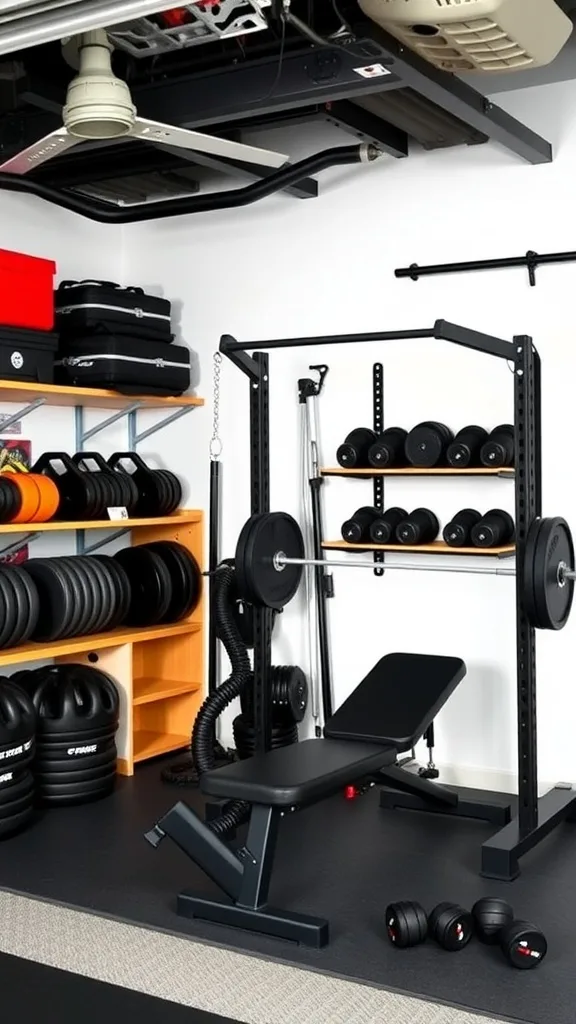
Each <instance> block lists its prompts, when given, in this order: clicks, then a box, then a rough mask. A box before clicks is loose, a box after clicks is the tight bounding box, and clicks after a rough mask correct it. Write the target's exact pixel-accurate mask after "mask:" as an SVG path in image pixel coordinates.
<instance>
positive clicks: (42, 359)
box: [0, 325, 58, 384]
mask: <svg viewBox="0 0 576 1024" xmlns="http://www.w3.org/2000/svg"><path fill="white" fill-rule="evenodd" d="M57 348H58V335H57V334H51V333H50V332H49V331H26V330H21V329H20V328H17V327H3V326H1V325H0V380H22V381H33V382H34V383H36V384H53V383H54V359H55V357H56V350H57Z"/></svg>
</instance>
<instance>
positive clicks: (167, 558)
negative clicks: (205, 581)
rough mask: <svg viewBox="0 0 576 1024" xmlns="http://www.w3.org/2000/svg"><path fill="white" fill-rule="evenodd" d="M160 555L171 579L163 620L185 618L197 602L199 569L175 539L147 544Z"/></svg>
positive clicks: (175, 620)
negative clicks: (168, 602)
mask: <svg viewBox="0 0 576 1024" xmlns="http://www.w3.org/2000/svg"><path fill="white" fill-rule="evenodd" d="M147 547H148V549H149V550H150V551H154V552H156V554H158V555H160V557H161V558H162V561H163V562H164V564H165V566H166V568H167V569H168V572H169V573H170V577H171V580H172V599H171V601H170V605H169V607H168V610H167V612H166V614H165V616H164V618H163V619H162V621H163V622H178V621H179V620H180V619H184V618H186V616H187V615H189V614H190V612H192V611H193V609H194V607H195V606H196V604H197V602H198V596H199V589H200V588H199V580H200V578H201V574H200V569H199V568H198V565H197V563H196V560H195V559H194V558H193V556H192V555H190V553H189V552H188V551H187V549H186V548H184V547H183V546H182V545H180V544H178V543H176V541H169V540H164V541H162V540H161V541H156V542H155V543H153V544H148V545H147Z"/></svg>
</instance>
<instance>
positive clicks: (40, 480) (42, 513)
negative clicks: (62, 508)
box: [30, 473, 60, 523]
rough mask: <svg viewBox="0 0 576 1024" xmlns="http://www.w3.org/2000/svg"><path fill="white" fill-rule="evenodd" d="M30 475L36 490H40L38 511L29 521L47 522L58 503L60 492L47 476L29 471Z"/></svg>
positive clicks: (56, 508)
mask: <svg viewBox="0 0 576 1024" xmlns="http://www.w3.org/2000/svg"><path fill="white" fill-rule="evenodd" d="M30 476H31V477H32V479H33V480H34V481H35V483H36V486H37V487H38V490H39V491H40V505H39V507H38V511H37V512H36V515H35V516H34V518H33V519H31V520H30V522H31V523H47V522H48V520H49V519H52V518H53V517H54V516H55V515H56V513H57V511H58V506H59V505H60V492H59V490H58V487H57V486H56V484H55V483H54V481H53V480H52V479H51V478H50V477H49V476H44V475H43V474H42V473H31V474H30Z"/></svg>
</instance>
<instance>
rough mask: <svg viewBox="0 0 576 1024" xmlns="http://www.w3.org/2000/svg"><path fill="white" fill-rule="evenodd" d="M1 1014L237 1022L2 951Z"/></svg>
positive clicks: (60, 1022) (71, 1020)
mask: <svg viewBox="0 0 576 1024" xmlns="http://www.w3.org/2000/svg"><path fill="white" fill-rule="evenodd" d="M0 992H1V993H2V1018H3V1020H13V1021H42V1024H78V1022H79V1021H82V1024H103V1022H104V1021H110V1022H116V1021H120V1020H122V1021H138V1024H240V1022H239V1021H233V1020H231V1019H230V1018H229V1017H215V1016H214V1014H212V1013H203V1012H202V1010H192V1009H190V1007H189V1006H180V1005H179V1004H178V1003H168V1002H166V1001H165V1000H164V999H153V998H152V996H145V995H142V993H140V992H131V991H129V990H128V989H125V988H118V987H117V986H116V985H105V984H104V982H102V981H93V980H92V979H90V978H83V977H82V976H81V975H79V974H70V973H69V972H68V971H57V970H56V969H55V968H54V967H45V966H44V965H43V964H37V963H34V961H33V960H22V959H20V957H16V956H6V955H5V954H3V953H0Z"/></svg>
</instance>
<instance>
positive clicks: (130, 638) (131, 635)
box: [0, 622, 202, 665]
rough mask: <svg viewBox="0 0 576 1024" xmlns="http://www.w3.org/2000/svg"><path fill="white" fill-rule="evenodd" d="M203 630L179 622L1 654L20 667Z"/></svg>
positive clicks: (1, 660)
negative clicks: (47, 659) (33, 662)
mask: <svg viewBox="0 0 576 1024" xmlns="http://www.w3.org/2000/svg"><path fill="white" fill-rule="evenodd" d="M201 629H202V624H201V623H199V622H176V623H174V624H173V625H170V626H124V627H120V629H113V630H111V631H110V632H109V633H95V634H94V635H93V636H78V637H74V638H73V639H71V640H55V641H53V642H52V643H37V644H22V646H21V647H11V648H7V649H6V650H3V651H0V665H16V664H18V663H19V662H22V661H40V660H42V661H43V660H44V659H45V658H61V657H64V656H65V655H67V654H81V653H82V652H85V651H98V650H102V649H103V648H105V647H121V646H122V645H123V644H133V643H140V642H141V641H146V640H162V639H163V638H164V637H168V636H182V635H184V634H186V633H197V632H199V630H201Z"/></svg>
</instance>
